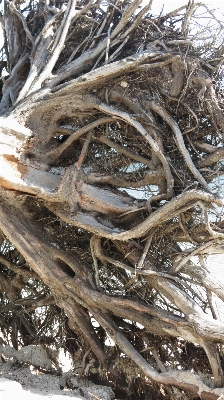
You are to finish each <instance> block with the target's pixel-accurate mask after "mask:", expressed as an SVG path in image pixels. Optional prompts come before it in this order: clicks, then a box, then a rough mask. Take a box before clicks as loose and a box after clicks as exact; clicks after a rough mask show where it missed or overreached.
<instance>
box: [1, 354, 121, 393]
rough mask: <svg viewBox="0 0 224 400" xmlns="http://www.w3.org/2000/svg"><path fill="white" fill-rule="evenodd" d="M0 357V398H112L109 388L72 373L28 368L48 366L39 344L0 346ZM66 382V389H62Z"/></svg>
mask: <svg viewBox="0 0 224 400" xmlns="http://www.w3.org/2000/svg"><path fill="white" fill-rule="evenodd" d="M0 356H2V358H0V400H6V399H7V400H10V399H11V398H12V399H16V400H20V399H21V400H22V399H24V400H26V399H27V400H28V399H29V400H45V399H53V400H62V399H63V400H64V399H65V396H67V397H72V399H74V400H113V399H114V397H115V396H114V393H113V391H112V389H111V388H110V387H107V386H100V385H95V384H93V383H92V382H90V381H88V380H85V379H78V377H77V376H76V375H74V373H72V372H65V373H63V374H62V376H56V375H51V374H47V373H40V372H39V371H38V370H37V369H34V368H33V367H31V365H36V366H39V367H42V368H45V369H49V367H51V368H52V362H51V360H50V359H49V358H48V357H47V354H46V351H45V349H43V348H42V347H41V346H26V347H23V348H22V349H20V350H18V351H17V350H15V349H13V348H12V347H10V346H0ZM66 382H69V387H70V389H68V388H66ZM62 388H63V390H62Z"/></svg>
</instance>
